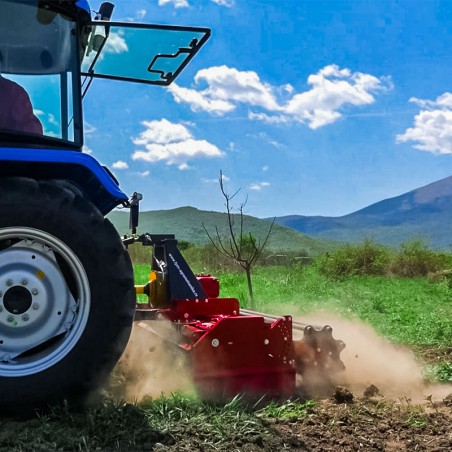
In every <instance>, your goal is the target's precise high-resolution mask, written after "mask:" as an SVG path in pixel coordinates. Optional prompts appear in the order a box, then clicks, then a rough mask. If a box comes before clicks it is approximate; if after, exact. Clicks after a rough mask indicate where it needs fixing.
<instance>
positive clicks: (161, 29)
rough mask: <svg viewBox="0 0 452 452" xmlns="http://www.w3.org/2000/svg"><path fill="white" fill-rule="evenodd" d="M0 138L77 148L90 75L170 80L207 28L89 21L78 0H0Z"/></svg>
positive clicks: (105, 18)
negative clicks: (83, 102) (83, 101)
mask: <svg viewBox="0 0 452 452" xmlns="http://www.w3.org/2000/svg"><path fill="white" fill-rule="evenodd" d="M0 8H1V14H0V35H1V37H2V39H1V42H0V77H1V78H0V99H1V100H2V102H1V107H2V108H1V111H0V140H1V142H2V143H7V144H8V145H10V146H13V147H17V146H20V147H32V148H39V147H45V148H46V149H73V150H81V148H82V146H83V116H82V98H83V96H84V95H85V94H86V92H87V90H88V88H89V86H90V83H91V81H92V80H93V79H94V78H104V79H114V80H121V81H133V82H140V83H147V84H153V85H169V84H170V83H171V82H172V81H173V80H174V79H175V78H176V77H177V76H178V75H179V73H180V72H181V71H182V69H183V68H184V67H185V66H186V65H187V64H188V62H189V61H190V60H191V58H193V56H194V55H195V54H196V53H197V52H198V50H199V49H200V48H201V47H202V45H203V44H204V43H205V41H206V40H207V39H208V37H209V34H210V30H209V29H206V28H196V27H177V26H169V25H151V24H139V23H120V22H111V21H110V17H111V14H112V11H113V5H112V4H111V3H109V2H105V3H103V4H102V5H101V7H100V9H99V12H98V13H96V16H95V17H94V20H92V19H91V13H90V10H89V7H88V5H87V3H86V2H85V1H84V0H78V1H76V0H68V1H40V0H14V1H12V0H0Z"/></svg>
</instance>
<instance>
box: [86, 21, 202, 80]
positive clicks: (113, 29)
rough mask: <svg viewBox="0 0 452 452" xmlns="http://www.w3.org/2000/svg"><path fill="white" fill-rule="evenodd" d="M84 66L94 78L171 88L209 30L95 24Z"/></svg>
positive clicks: (109, 23) (143, 25)
mask: <svg viewBox="0 0 452 452" xmlns="http://www.w3.org/2000/svg"><path fill="white" fill-rule="evenodd" d="M93 25H94V26H93V29H92V33H91V36H90V38H89V41H88V46H87V48H86V51H85V56H84V59H83V62H82V73H83V74H84V75H89V76H92V77H99V78H110V79H118V80H125V81H135V82H142V83H148V84H153V85H169V84H170V83H171V82H172V81H173V80H174V79H175V78H176V77H177V76H178V75H179V73H180V72H181V71H182V69H183V68H184V67H185V66H186V65H187V64H188V63H189V61H190V60H191V59H192V58H193V56H194V55H195V54H196V53H197V52H198V50H199V49H200V48H201V47H202V46H203V45H204V43H205V42H206V41H207V39H208V38H209V36H210V30H209V29H207V28H196V27H177V26H171V25H148V24H132V23H130V24H124V23H117V22H99V23H94V24H93Z"/></svg>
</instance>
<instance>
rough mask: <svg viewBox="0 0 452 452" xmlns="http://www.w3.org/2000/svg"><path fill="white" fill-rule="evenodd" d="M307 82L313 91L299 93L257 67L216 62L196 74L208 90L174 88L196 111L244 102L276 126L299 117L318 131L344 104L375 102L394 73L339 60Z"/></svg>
mask: <svg viewBox="0 0 452 452" xmlns="http://www.w3.org/2000/svg"><path fill="white" fill-rule="evenodd" d="M307 83H308V85H310V89H309V90H307V91H304V92H300V93H296V92H295V91H294V88H293V87H292V85H290V84H285V85H283V86H272V85H270V84H268V83H265V82H263V81H262V80H261V79H260V77H259V75H258V74H257V73H256V72H254V71H239V70H237V69H235V68H229V67H227V66H213V67H210V68H207V69H202V70H200V71H199V72H198V73H197V74H196V76H195V84H196V85H197V86H199V85H204V86H206V87H205V88H201V89H197V88H196V89H195V88H183V87H180V86H178V85H174V86H173V87H170V88H169V91H170V92H171V93H172V94H173V96H174V99H175V100H176V102H186V103H188V104H189V105H190V106H191V108H192V110H193V111H199V110H202V111H206V112H208V113H211V114H216V115H224V114H226V113H228V112H231V111H233V110H234V109H236V108H237V106H238V105H240V104H244V105H248V106H250V107H252V108H253V110H254V109H256V108H258V109H260V110H266V111H267V112H268V113H267V112H263V111H249V113H248V118H249V119H252V120H259V121H264V122H267V123H272V124H283V123H288V122H294V121H297V122H303V123H306V124H307V125H308V126H309V127H310V128H312V129H316V128H318V127H321V126H324V125H327V124H331V123H332V122H334V121H336V120H337V119H339V118H340V117H341V116H342V113H341V110H342V108H343V107H345V106H347V105H352V106H362V105H369V104H372V103H373V102H375V97H374V96H375V94H376V93H378V92H381V91H387V90H389V89H392V82H391V79H390V78H388V77H380V78H378V77H376V76H373V75H371V74H364V73H362V72H351V70H350V69H347V68H344V69H341V68H339V67H338V66H337V65H334V64H332V65H329V66H325V67H324V68H322V69H321V70H319V71H318V72H317V73H316V74H312V75H310V76H309V77H308V79H307ZM288 96H289V97H288ZM287 97H288V98H287Z"/></svg>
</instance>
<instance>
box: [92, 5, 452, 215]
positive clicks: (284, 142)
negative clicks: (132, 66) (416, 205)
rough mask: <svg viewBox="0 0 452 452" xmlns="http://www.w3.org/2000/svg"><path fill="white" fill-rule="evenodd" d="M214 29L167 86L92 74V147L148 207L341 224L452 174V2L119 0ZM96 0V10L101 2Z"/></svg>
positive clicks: (119, 14) (142, 13) (127, 8)
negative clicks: (231, 209)
mask: <svg viewBox="0 0 452 452" xmlns="http://www.w3.org/2000/svg"><path fill="white" fill-rule="evenodd" d="M115 3H116V9H115V12H114V16H113V19H114V20H117V21H119V20H124V21H135V22H150V23H165V24H174V25H196V26H206V27H210V28H211V29H212V37H211V38H210V40H209V41H208V42H207V44H206V45H205V47H204V48H203V49H201V50H200V52H199V54H198V55H196V56H195V58H194V60H193V61H192V62H191V63H190V64H189V66H187V68H186V69H185V71H184V72H183V73H182V74H181V75H180V76H179V78H178V79H177V80H176V81H175V82H174V83H173V85H171V86H170V87H169V88H163V87H157V86H147V85H138V84H128V83H120V82H115V81H102V80H96V81H94V83H93V84H92V86H91V88H90V91H89V92H88V94H87V96H86V98H85V128H86V132H87V133H86V140H85V142H86V150H87V151H88V152H91V153H92V155H93V156H94V157H96V158H97V159H98V160H99V161H101V163H103V164H106V165H108V166H109V167H110V168H112V169H113V171H114V173H115V174H116V176H117V177H118V179H119V180H120V183H121V187H122V189H123V190H124V191H125V192H126V193H132V192H133V191H139V192H141V193H143V195H144V200H143V203H142V210H158V209H170V208H175V207H179V206H186V205H191V206H194V207H197V208H199V209H204V210H215V211H223V210H224V203H223V199H222V197H221V193H220V190H219V186H218V177H219V173H220V170H222V172H223V174H224V177H225V186H226V189H227V190H228V191H229V192H230V193H234V192H235V191H236V190H237V189H240V193H239V195H238V196H237V198H236V201H237V202H236V204H237V207H238V205H239V204H240V202H243V201H244V200H245V198H246V196H248V200H247V204H246V209H245V210H246V212H247V213H248V214H250V215H253V216H257V217H270V216H281V215H289V214H300V215H328V216H340V215H345V214H347V213H350V212H353V211H356V210H358V209H360V208H363V207H366V206H367V205H369V204H372V203H374V202H377V201H380V200H382V199H385V198H389V197H393V196H397V195H399V194H402V193H404V192H407V191H409V190H412V189H415V188H418V187H420V186H423V185H426V184H428V183H430V182H433V181H436V180H438V179H442V178H444V177H447V176H449V175H451V173H452V87H451V79H452V77H451V76H452V53H451V50H450V49H451V48H452V1H450V0H446V1H433V0H422V1H421V0H419V1H417V0H406V1H383V0H370V1H358V0H356V1H340V0H334V1H308V0H304V1H302V0H273V1H270V0H248V1H245V0H146V1H145V0H130V1H121V0H117V1H116V2H115ZM99 4H100V2H91V7H92V8H93V9H96V7H98V6H99Z"/></svg>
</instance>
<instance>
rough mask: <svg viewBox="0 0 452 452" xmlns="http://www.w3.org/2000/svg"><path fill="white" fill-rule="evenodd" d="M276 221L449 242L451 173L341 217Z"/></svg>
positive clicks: (442, 245)
mask: <svg viewBox="0 0 452 452" xmlns="http://www.w3.org/2000/svg"><path fill="white" fill-rule="evenodd" d="M276 222H277V223H279V224H281V225H283V226H287V227H290V228H293V229H294V230H297V231H299V232H303V233H305V234H309V235H310V236H314V237H319V238H326V239H331V240H339V241H349V242H352V241H360V240H363V238H365V237H371V238H373V239H374V240H376V241H377V242H380V243H384V244H388V245H399V244H400V243H402V242H405V241H406V240H409V239H411V238H415V237H419V236H422V237H424V238H425V239H426V240H427V241H428V242H430V244H431V246H432V247H434V248H438V249H450V247H451V246H452V228H451V224H452V176H449V177H447V178H445V179H441V180H439V181H437V182H433V183H432V184H429V185H426V186H424V187H421V188H418V189H416V190H412V191H410V192H408V193H404V194H402V195H400V196H396V197H394V198H389V199H385V200H383V201H380V202H377V203H375V204H372V205H370V206H368V207H366V208H364V209H361V210H358V211H357V212H354V213H351V214H349V215H345V216H342V217H321V216H312V217H308V216H301V215H290V216H286V217H278V218H277V219H276Z"/></svg>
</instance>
